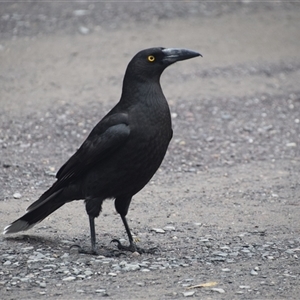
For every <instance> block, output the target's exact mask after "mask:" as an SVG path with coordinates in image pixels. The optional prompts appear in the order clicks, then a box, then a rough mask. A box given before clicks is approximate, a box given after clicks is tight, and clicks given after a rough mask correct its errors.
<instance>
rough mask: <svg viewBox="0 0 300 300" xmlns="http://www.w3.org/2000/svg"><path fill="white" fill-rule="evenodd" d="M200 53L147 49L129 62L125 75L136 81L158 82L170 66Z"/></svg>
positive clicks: (169, 49) (173, 49)
mask: <svg viewBox="0 0 300 300" xmlns="http://www.w3.org/2000/svg"><path fill="white" fill-rule="evenodd" d="M197 56H202V55H201V54H200V53H198V52H195V51H191V50H187V49H180V48H162V47H157V48H149V49H145V50H142V51H140V52H138V53H137V54H136V55H135V56H134V57H133V58H132V60H131V61H130V62H129V64H128V67H127V71H126V73H127V74H126V75H128V76H130V77H131V78H135V80H138V81H145V80H147V81H149V80H153V79H154V80H159V77H160V75H161V74H162V72H163V71H164V69H165V68H167V67H168V66H170V65H171V64H173V63H175V62H177V61H180V60H186V59H190V58H193V57H197Z"/></svg>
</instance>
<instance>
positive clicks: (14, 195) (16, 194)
mask: <svg viewBox="0 0 300 300" xmlns="http://www.w3.org/2000/svg"><path fill="white" fill-rule="evenodd" d="M13 197H14V198H15V199H20V198H21V197H22V195H21V194H20V193H18V192H16V193H14V194H13Z"/></svg>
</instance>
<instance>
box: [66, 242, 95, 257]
mask: <svg viewBox="0 0 300 300" xmlns="http://www.w3.org/2000/svg"><path fill="white" fill-rule="evenodd" d="M73 248H77V249H78V250H77V251H78V253H80V254H90V255H99V253H98V251H97V250H96V249H90V250H87V249H84V248H82V247H81V246H80V245H77V244H75V245H72V246H71V247H70V250H71V249H73Z"/></svg>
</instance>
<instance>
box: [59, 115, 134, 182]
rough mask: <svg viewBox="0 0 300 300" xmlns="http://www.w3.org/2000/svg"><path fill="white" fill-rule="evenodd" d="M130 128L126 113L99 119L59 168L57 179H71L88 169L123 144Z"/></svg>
mask: <svg viewBox="0 0 300 300" xmlns="http://www.w3.org/2000/svg"><path fill="white" fill-rule="evenodd" d="M129 134H130V129H129V126H128V116H127V114H114V115H111V116H109V117H107V118H105V119H103V120H102V121H100V122H99V123H98V124H97V125H96V126H95V128H94V129H93V130H92V131H91V133H90V135H89V136H88V137H87V139H86V140H85V142H84V143H83V144H82V145H81V147H80V148H79V149H78V150H77V151H76V153H75V154H74V155H73V156H71V157H70V159H69V160H68V161H67V162H66V163H65V164H64V165H63V166H62V167H61V168H60V170H59V171H58V172H57V174H56V178H57V179H58V181H72V179H76V177H77V176H82V174H83V173H84V172H85V171H87V170H89V169H90V168H91V167H92V166H93V165H95V164H96V163H98V162H99V161H101V160H103V159H107V157H108V156H110V155H112V153H113V152H114V151H115V150H117V149H118V148H119V147H121V146H122V145H123V143H125V142H126V141H127V139H128V136H129Z"/></svg>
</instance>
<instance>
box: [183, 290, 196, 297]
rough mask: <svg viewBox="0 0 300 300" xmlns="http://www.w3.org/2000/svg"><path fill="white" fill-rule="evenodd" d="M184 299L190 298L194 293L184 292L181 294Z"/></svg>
mask: <svg viewBox="0 0 300 300" xmlns="http://www.w3.org/2000/svg"><path fill="white" fill-rule="evenodd" d="M182 294H183V296H184V297H192V296H193V295H194V294H195V292H194V291H188V292H184V293H182Z"/></svg>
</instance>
